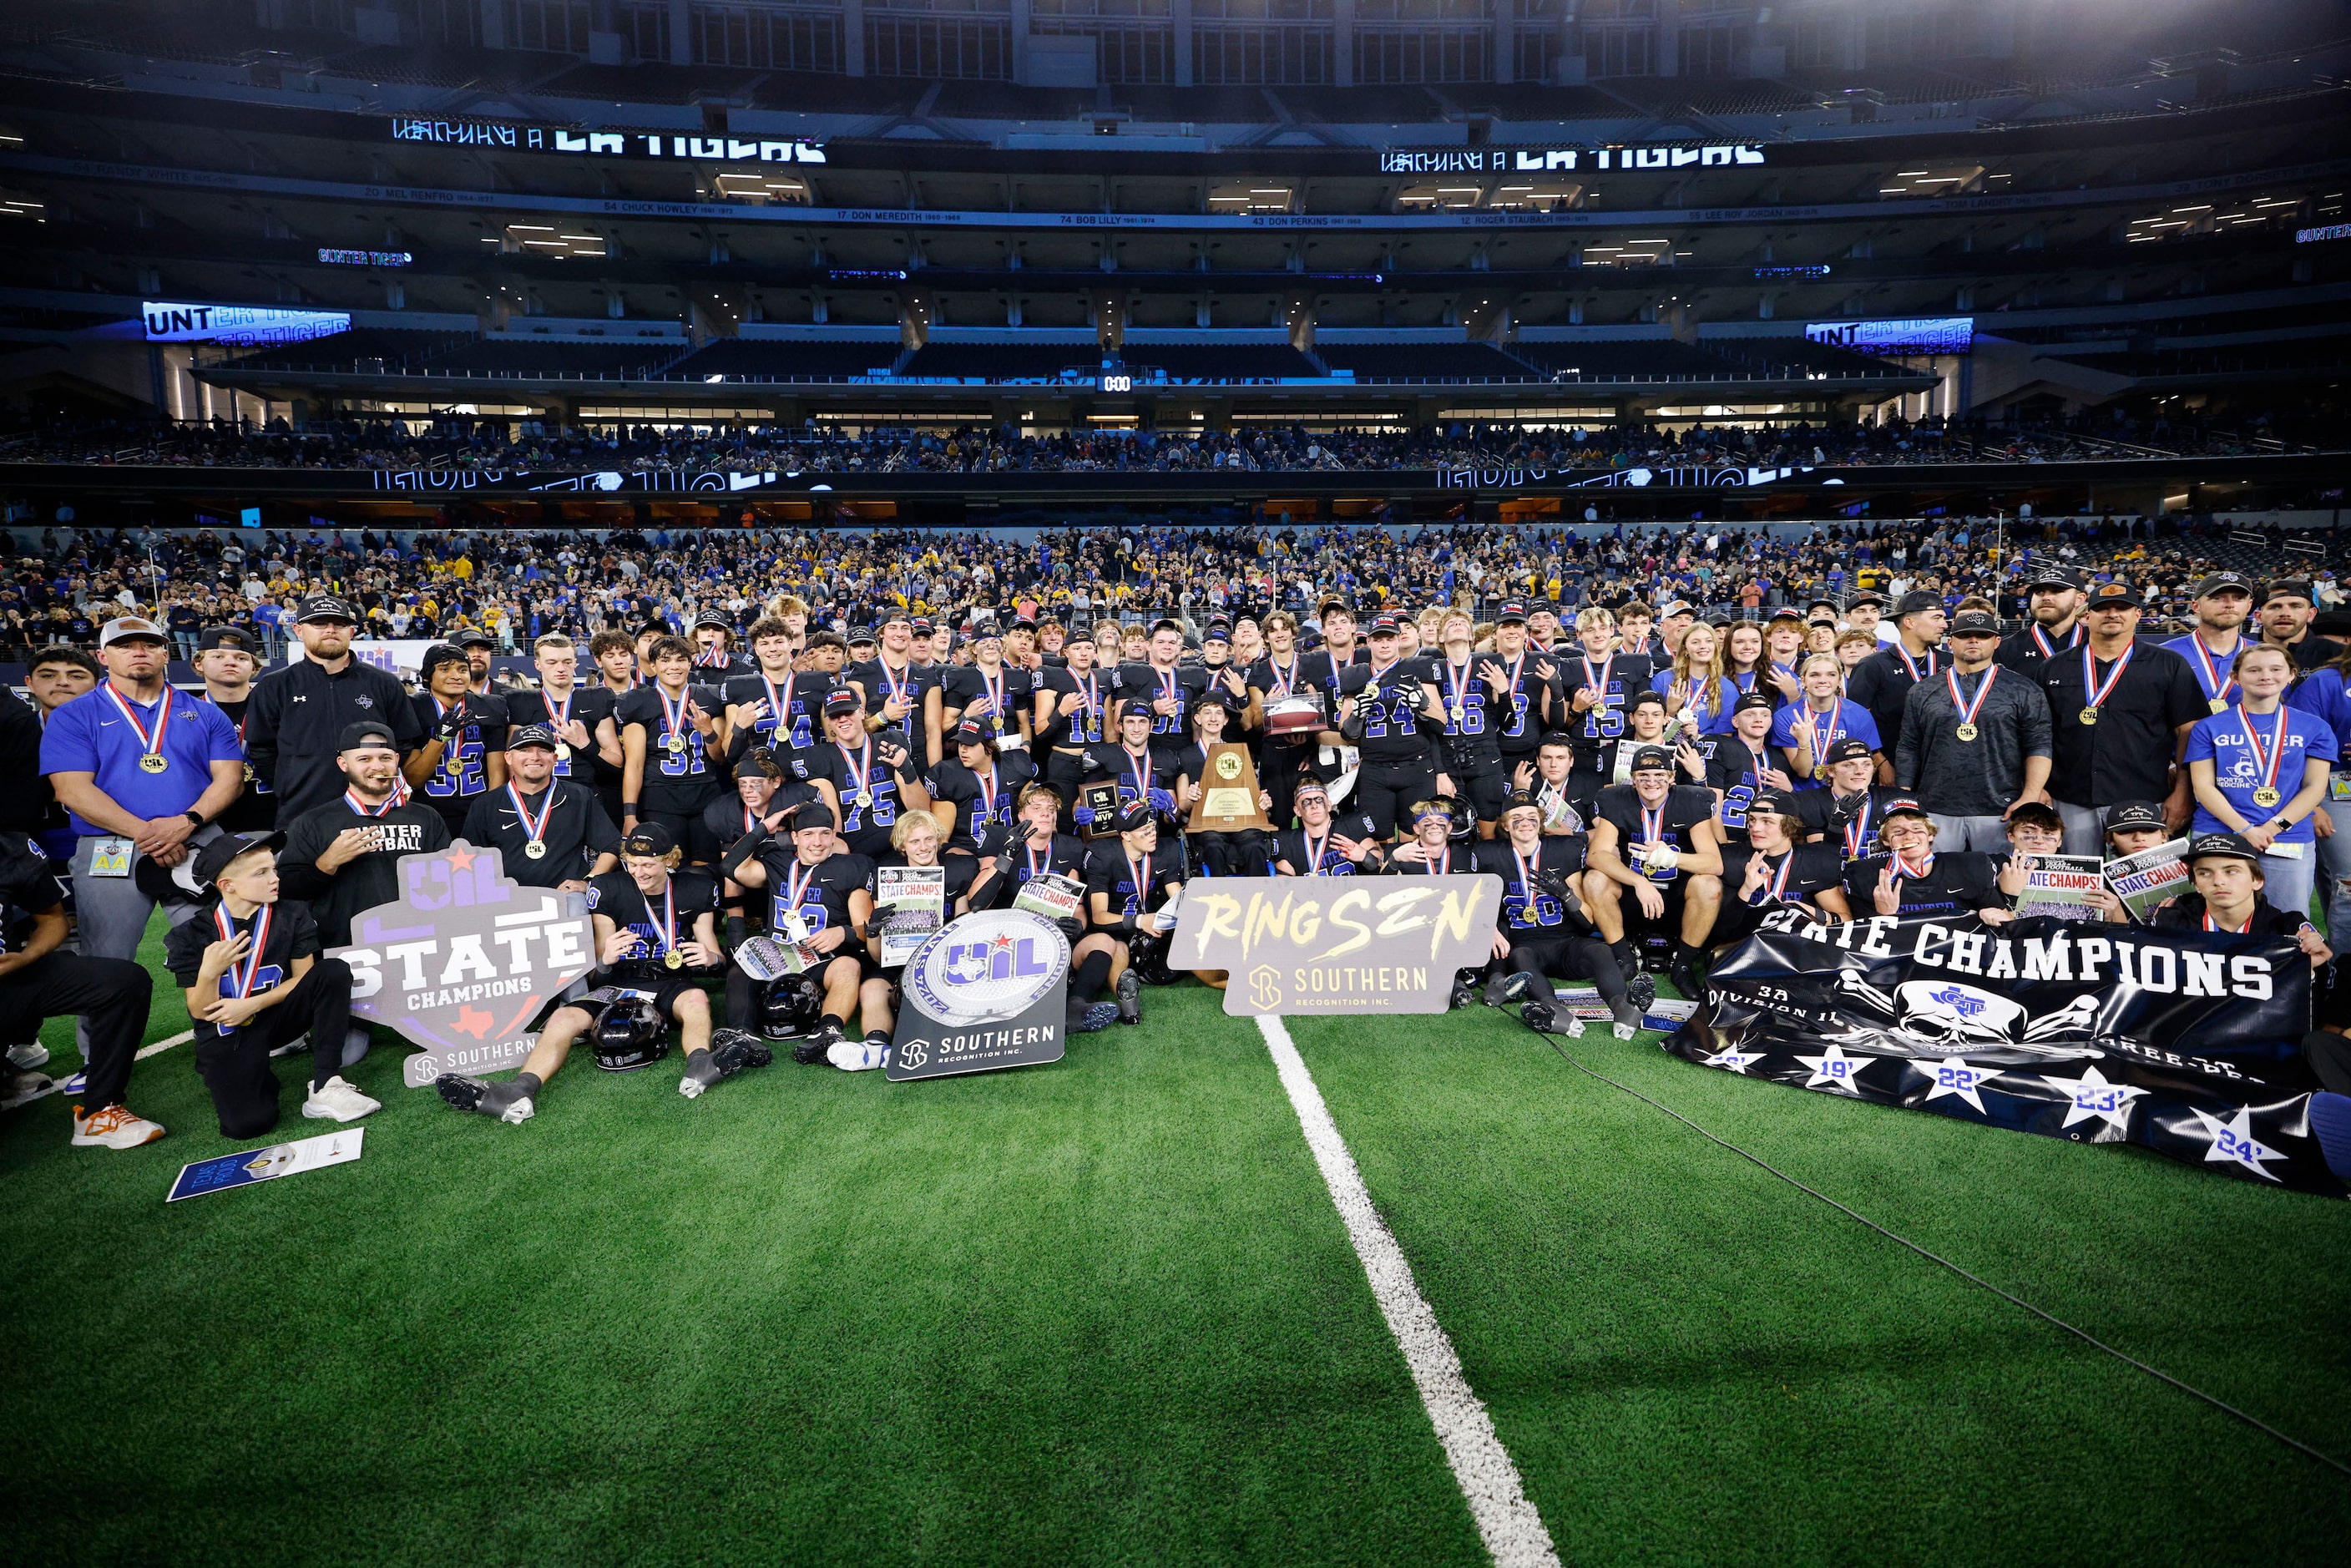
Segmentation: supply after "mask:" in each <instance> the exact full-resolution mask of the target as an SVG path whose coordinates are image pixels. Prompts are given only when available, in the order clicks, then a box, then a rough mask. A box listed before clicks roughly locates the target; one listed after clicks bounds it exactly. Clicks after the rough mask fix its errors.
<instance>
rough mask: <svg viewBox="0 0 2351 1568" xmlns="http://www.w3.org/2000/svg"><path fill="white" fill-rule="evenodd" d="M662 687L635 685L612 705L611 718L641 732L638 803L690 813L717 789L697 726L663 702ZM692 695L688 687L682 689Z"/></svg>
mask: <svg viewBox="0 0 2351 1568" xmlns="http://www.w3.org/2000/svg"><path fill="white" fill-rule="evenodd" d="M665 695H666V694H665V693H664V691H663V689H662V688H661V687H660V686H658V685H650V684H649V685H642V686H639V687H638V688H637V689H636V690H635V691H632V692H631V693H630V694H629V695H627V696H624V697H622V699H621V700H620V702H619V704H618V705H617V706H615V707H614V708H613V710H612V717H613V722H614V723H615V724H616V725H617V726H618V727H620V728H621V729H622V731H623V732H625V731H626V730H627V729H628V727H630V726H631V725H638V726H641V727H643V730H644V732H645V771H644V782H643V786H642V793H641V794H640V795H639V797H638V800H637V804H638V807H639V808H640V809H641V810H644V811H669V812H677V813H682V814H686V815H691V814H692V813H694V812H696V811H699V810H702V808H703V807H704V806H705V805H706V804H708V803H709V800H710V797H711V796H712V795H713V794H715V793H716V791H717V789H718V779H717V776H716V774H714V773H713V772H712V771H711V758H709V756H708V755H707V748H706V744H705V740H704V738H703V735H702V732H701V731H700V730H698V729H696V728H695V727H694V725H693V724H692V723H691V722H690V721H688V720H687V719H686V718H685V717H684V716H683V713H682V712H681V710H680V708H679V707H674V706H667V705H666V703H665V702H664V697H665ZM686 695H689V696H690V695H692V688H691V687H689V688H688V689H687V694H686Z"/></svg>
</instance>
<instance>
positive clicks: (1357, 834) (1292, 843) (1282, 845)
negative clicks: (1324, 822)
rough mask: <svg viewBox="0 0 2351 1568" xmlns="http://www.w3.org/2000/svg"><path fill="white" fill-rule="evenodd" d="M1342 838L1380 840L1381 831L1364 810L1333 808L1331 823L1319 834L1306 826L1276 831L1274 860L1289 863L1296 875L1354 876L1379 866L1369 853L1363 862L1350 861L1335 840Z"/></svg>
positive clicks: (1291, 870) (1363, 840) (1281, 863)
mask: <svg viewBox="0 0 2351 1568" xmlns="http://www.w3.org/2000/svg"><path fill="white" fill-rule="evenodd" d="M1340 839H1353V840H1356V841H1359V842H1377V841H1378V839H1379V831H1378V830H1377V829H1376V828H1375V827H1374V826H1373V823H1372V820H1371V819H1370V818H1369V817H1366V816H1364V814H1363V813H1362V812H1361V811H1349V812H1337V811H1333V812H1332V814H1331V821H1330V825H1329V826H1328V827H1327V828H1325V829H1324V831H1322V833H1320V834H1312V835H1310V834H1309V833H1308V832H1307V831H1306V830H1305V829H1303V828H1292V829H1290V830H1289V831H1286V832H1279V833H1276V834H1274V836H1273V861H1274V863H1275V864H1276V865H1277V866H1280V865H1285V864H1286V865H1288V866H1289V867H1290V874H1292V875H1294V876H1355V875H1358V874H1362V873H1371V872H1376V871H1377V870H1378V869H1379V862H1378V861H1377V860H1375V859H1373V858H1371V857H1368V856H1367V857H1365V860H1364V863H1363V864H1361V865H1358V864H1356V863H1355V862H1353V861H1351V860H1349V859H1348V858H1347V857H1346V856H1345V855H1344V854H1343V853H1342V852H1340V849H1339V846H1338V843H1337V842H1336V841H1337V840H1340Z"/></svg>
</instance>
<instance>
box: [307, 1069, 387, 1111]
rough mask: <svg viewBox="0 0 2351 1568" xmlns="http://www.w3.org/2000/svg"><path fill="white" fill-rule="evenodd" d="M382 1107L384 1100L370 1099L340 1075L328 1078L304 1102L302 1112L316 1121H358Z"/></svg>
mask: <svg viewBox="0 0 2351 1568" xmlns="http://www.w3.org/2000/svg"><path fill="white" fill-rule="evenodd" d="M382 1109H383V1102H382V1101H381V1100H371V1099H369V1098H368V1097H367V1096H366V1095H364V1094H362V1093H360V1092H359V1091H358V1090H356V1089H354V1088H352V1087H351V1086H350V1084H348V1083H346V1082H343V1081H342V1080H341V1079H340V1077H338V1078H329V1079H328V1080H327V1081H326V1082H324V1083H321V1084H320V1085H319V1087H317V1088H316V1089H313V1090H312V1091H310V1097H309V1098H308V1100H305V1101H303V1102H302V1114H304V1115H305V1116H308V1117H309V1118H310V1120H312V1121H314V1122H356V1121H358V1120H359V1119H360V1117H361V1116H370V1115H373V1114H374V1113H376V1112H378V1111H381V1110H382Z"/></svg>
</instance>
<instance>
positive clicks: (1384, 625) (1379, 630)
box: [1367, 614, 1404, 637]
mask: <svg viewBox="0 0 2351 1568" xmlns="http://www.w3.org/2000/svg"><path fill="white" fill-rule="evenodd" d="M1403 631H1404V622H1401V621H1398V620H1397V619H1396V618H1395V616H1393V615H1386V614H1381V615H1374V616H1373V617H1372V629H1371V631H1370V632H1369V633H1367V635H1370V636H1374V637H1395V636H1398V635H1400V634H1401V633H1402V632H1403Z"/></svg>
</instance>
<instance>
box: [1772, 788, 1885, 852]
mask: <svg viewBox="0 0 2351 1568" xmlns="http://www.w3.org/2000/svg"><path fill="white" fill-rule="evenodd" d="M1902 794H1903V791H1901V790H1899V789H1886V788H1883V787H1881V786H1878V785H1875V784H1873V785H1871V786H1870V787H1869V788H1868V789H1864V790H1862V791H1861V792H1860V793H1859V794H1856V795H1840V794H1838V793H1837V792H1836V791H1835V790H1834V789H1805V790H1802V791H1800V792H1799V793H1798V794H1797V796H1796V814H1797V816H1799V817H1801V818H1802V820H1803V823H1804V831H1805V832H1806V833H1807V834H1808V835H1809V834H1813V833H1818V834H1820V835H1821V836H1822V837H1823V838H1824V839H1825V840H1826V841H1828V842H1830V843H1832V844H1834V845H1835V846H1836V849H1837V852H1838V853H1839V854H1840V855H1842V856H1844V858H1845V859H1846V860H1848V861H1856V860H1862V859H1865V857H1867V856H1870V855H1874V854H1876V853H1878V852H1879V851H1880V849H1881V848H1882V846H1881V845H1880V844H1879V843H1878V841H1877V832H1878V830H1879V829H1880V828H1883V827H1884V826H1885V825H1886V817H1885V811H1886V802H1887V801H1888V800H1895V799H1896V798H1898V797H1900V796H1901V795H1902Z"/></svg>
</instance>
